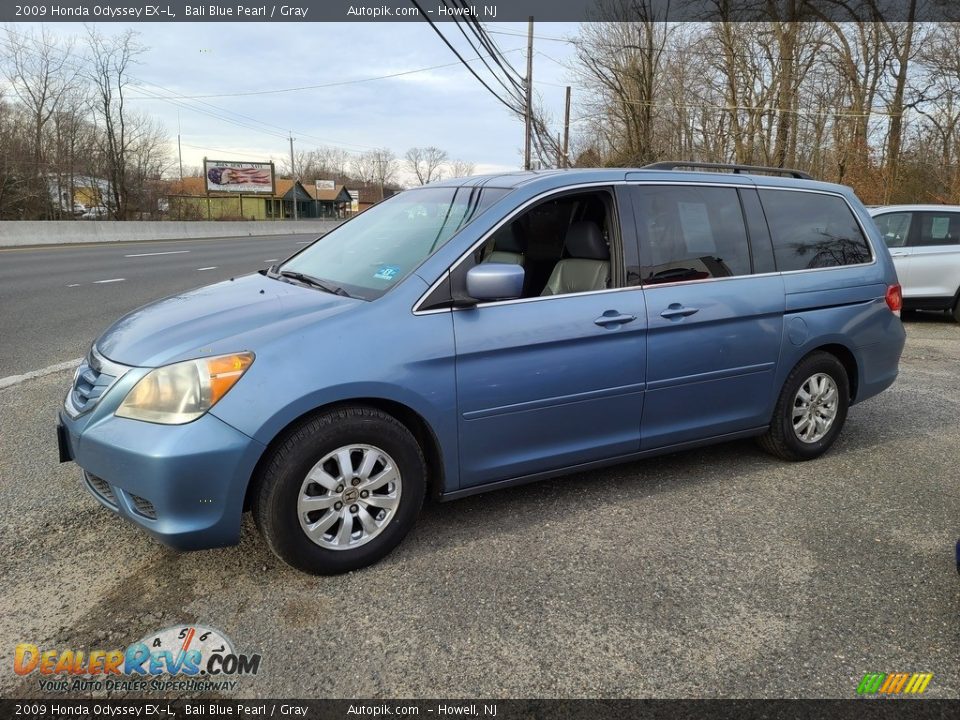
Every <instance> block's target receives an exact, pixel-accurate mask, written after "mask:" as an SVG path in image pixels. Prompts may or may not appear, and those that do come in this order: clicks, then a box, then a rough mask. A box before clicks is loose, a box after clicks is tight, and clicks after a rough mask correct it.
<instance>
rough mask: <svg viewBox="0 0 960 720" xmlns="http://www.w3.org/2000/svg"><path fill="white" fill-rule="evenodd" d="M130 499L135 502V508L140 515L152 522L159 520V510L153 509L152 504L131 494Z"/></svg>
mask: <svg viewBox="0 0 960 720" xmlns="http://www.w3.org/2000/svg"><path fill="white" fill-rule="evenodd" d="M130 499H132V500H133V507H134V509H135V510H136V511H137V512H138V513H140V514H141V515H143V516H144V517H146V518H150V519H151V520H156V519H157V509H156V508H155V507H153V503H152V502H150V501H149V500H147V499H146V498H142V497H140V496H139V495H134V494H133V493H130Z"/></svg>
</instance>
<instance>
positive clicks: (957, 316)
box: [953, 295, 960, 323]
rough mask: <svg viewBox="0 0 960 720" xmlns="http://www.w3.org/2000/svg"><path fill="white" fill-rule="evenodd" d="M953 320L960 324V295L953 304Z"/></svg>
mask: <svg viewBox="0 0 960 720" xmlns="http://www.w3.org/2000/svg"><path fill="white" fill-rule="evenodd" d="M953 319H954V320H955V321H956V322H958V323H960V295H958V296H957V300H956V302H954V303H953Z"/></svg>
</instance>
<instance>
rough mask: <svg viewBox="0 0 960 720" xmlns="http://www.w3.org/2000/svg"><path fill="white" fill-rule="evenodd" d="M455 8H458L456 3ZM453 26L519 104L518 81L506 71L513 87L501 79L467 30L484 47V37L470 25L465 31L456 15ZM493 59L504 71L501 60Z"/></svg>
mask: <svg viewBox="0 0 960 720" xmlns="http://www.w3.org/2000/svg"><path fill="white" fill-rule="evenodd" d="M442 2H443V4H444V5H445V6H446V7H448V8H449V7H451V4H450V3H449V2H447V0H442ZM453 6H454V7H456V2H455V1H454V4H453ZM453 24H454V25H456V26H457V29H458V30H459V31H460V34H461V35H463V39H464V40H466V41H467V44H468V45H469V46H470V48H471V49H472V50H473V51H474V52H475V53H477V56H478V57H480V59H481V60H483V64H484V67H486V68H487V70H489V71H490V74H491V75H492V76H493V79H494V80H496V81H497V82H498V83H500V87H502V88H503V89H504V90H505V91H506V92H507V95H509V96H510V98H512V99H513V100H514V102H519V100H520V98H519V97H518V96H517V95H516V94H515V93H516V92H518V91H519V90H520V89H521V88H520V85H519V84H518V83H517V82H516V81H514V80H513V78H511V77H510V75H509V74H508V73H507V72H506V71H505V70H504V74H505V75H506V80H507V82H509V83H511V84H512V87H511V86H509V85H507V83H506V82H504V81H503V80H501V79H500V76H499V75H497V73H496V71H495V70H494V69H493V68H492V67H491V66H490V63H488V62H487V60H486V58H484V57H483V56H482V55H481V53H480V50H478V49H477V47H476V45H474V44H473V41H472V40H471V39H470V35H468V34H467V30H470V31H471V33H472V34H473V35H474V36H475V37H477V38H478V40H479V41H480V44H481V46H484V42H483V37H482V35H478V34H477V33H476V31H475V30H474V29H473V28H472V26H471V25H470V24H469V23H466V29H464V22H462V21H461V19H460V18H458V17H457V16H456V15H454V16H453ZM487 50H488V52H489V48H487ZM491 57H492V58H494V60H495V62H496V64H497V65H498V66H499V67H500V69H501V70H503V65H502V64H500V62H499V60H496V58H495V56H494V55H492V54H491Z"/></svg>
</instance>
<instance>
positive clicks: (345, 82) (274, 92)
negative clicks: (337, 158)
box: [130, 48, 523, 100]
mask: <svg viewBox="0 0 960 720" xmlns="http://www.w3.org/2000/svg"><path fill="white" fill-rule="evenodd" d="M522 49H523V48H513V49H512V50H506V51H505V52H508V53H512V52H519V51H520V50H522ZM482 59H483V57H482V56H480V55H479V54H478V56H477V57H474V58H469V59H468V60H467V62H476V61H477V60H482ZM459 64H460V63H459V62H452V63H443V64H442V65H430V66H429V67H422V68H415V69H413V70H403V71H401V72H395V73H389V74H387V75H375V76H373V77H365V78H357V79H355V80H338V81H336V82H329V83H321V84H319V85H300V86H298V87H288V88H278V89H276V90H249V91H242V92H234V93H219V94H214V95H177V96H174V97H175V99H177V100H210V99H217V98H231V97H249V96H251V95H277V94H280V93H289V92H300V91H302V90H321V89H323V88H331V87H340V86H343V85H359V84H361V83H368V82H374V81H376V80H390V79H392V78H398V77H404V76H406V75H414V74H416V73H422V72H429V71H430V70H441V69H443V68H449V67H455V66H457V65H459ZM130 99H131V100H150V99H153V98H138V97H131V98H130Z"/></svg>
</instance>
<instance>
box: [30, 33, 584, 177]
mask: <svg viewBox="0 0 960 720" xmlns="http://www.w3.org/2000/svg"><path fill="white" fill-rule="evenodd" d="M13 27H14V29H15V31H19V32H22V31H24V30H25V29H26V28H27V27H29V26H28V25H26V24H20V25H15V26H13ZM48 27H49V28H50V29H51V30H53V31H54V32H56V33H57V34H70V33H72V34H77V35H82V34H83V26H82V25H79V24H52V25H49V26H48ZM98 27H99V29H100V30H101V31H102V32H104V33H107V34H109V33H115V32H120V31H122V30H124V29H126V28H129V27H134V29H135V30H137V31H138V32H139V33H140V38H139V40H140V42H141V43H142V44H143V45H145V46H147V47H148V48H149V49H148V50H147V51H146V52H145V53H144V54H143V55H142V56H141V57H140V64H139V65H138V66H137V67H135V68H134V70H133V75H134V76H135V77H136V78H137V80H138V84H139V81H143V83H144V84H143V87H144V88H146V89H147V91H148V92H149V93H152V94H154V95H161V96H164V97H168V98H169V97H171V96H197V95H229V94H231V93H251V92H260V91H264V90H282V89H285V88H295V87H300V86H304V85H320V84H324V83H333V82H342V81H350V80H360V79H364V78H370V77H374V76H379V75H388V74H391V73H399V72H404V71H408V70H416V69H419V68H425V67H431V66H436V65H445V64H450V66H449V67H443V68H438V69H434V70H429V71H425V72H418V73H413V74H409V75H404V76H402V77H396V78H390V79H383V80H373V81H370V82H363V83H355V84H348V85H341V86H337V87H330V88H322V89H309V90H299V91H292V92H280V93H273V94H262V95H246V96H244V95H240V96H234V97H207V98H203V99H183V100H178V101H177V103H180V104H181V106H182V107H179V108H178V107H177V104H176V103H174V102H171V101H169V100H159V99H148V98H145V93H144V92H142V91H140V90H139V89H138V88H131V89H130V91H129V95H130V96H131V97H137V98H144V99H137V100H136V101H135V103H134V106H135V107H136V108H137V109H140V110H145V111H149V112H151V113H153V114H155V115H156V117H158V118H159V119H160V120H161V121H162V122H163V124H164V125H165V126H166V128H167V130H168V131H169V133H170V135H171V137H172V139H173V144H172V148H173V153H174V155H175V154H176V142H175V141H176V134H177V130H178V127H179V130H180V133H181V142H182V148H183V161H184V165H185V166H186V165H199V164H200V163H201V161H202V158H203V157H204V156H205V155H206V156H208V157H215V158H217V159H223V160H228V159H235V160H240V159H250V160H269V159H273V160H274V161H275V162H278V163H279V162H280V161H281V160H282V159H283V158H286V157H289V144H288V141H287V140H286V135H287V132H288V131H291V130H292V132H293V136H294V138H295V144H296V147H297V148H298V149H310V148H313V147H316V146H317V145H321V144H327V145H336V146H340V147H344V148H346V149H348V150H351V151H362V150H365V149H369V148H372V147H389V148H390V149H392V150H393V151H394V152H396V154H397V155H398V156H402V155H403V153H404V152H405V151H406V150H407V149H408V148H409V147H412V146H424V145H435V146H437V147H439V148H442V149H444V150H446V151H447V152H448V153H449V154H450V157H451V158H458V159H463V160H467V161H470V162H473V163H475V164H476V166H477V170H478V171H490V170H500V169H516V168H518V167H519V166H520V164H521V162H522V157H521V154H522V149H523V124H522V122H521V121H520V120H518V119H516V118H515V117H512V116H511V114H510V112H509V111H508V110H507V109H506V108H504V107H503V106H502V105H500V104H499V103H498V102H497V100H496V99H495V98H494V97H492V96H491V95H490V94H489V93H488V92H487V91H486V90H485V89H484V88H483V86H481V85H480V83H479V82H477V80H476V79H475V78H474V77H473V76H472V75H470V73H469V72H468V71H467V70H466V69H465V68H464V67H463V66H462V65H460V64H459V63H458V61H457V58H456V57H455V56H454V55H453V53H452V52H451V51H450V50H449V49H448V48H447V47H446V46H445V45H444V44H443V42H442V41H441V40H440V38H439V37H437V35H436V34H435V33H434V32H433V30H431V28H430V26H429V25H427V24H426V23H416V22H397V23H370V22H357V23H300V24H297V23H286V24H253V23H195V24H194V23H175V24H174V23H141V24H137V25H136V26H131V25H126V24H121V23H109V24H101V25H99V26H98ZM486 27H487V29H488V30H491V31H493V30H496V31H503V32H505V33H512V34H494V35H493V36H492V37H493V38H494V39H495V40H496V42H497V43H498V44H499V46H500V48H501V49H502V50H503V51H504V52H505V54H506V57H507V58H508V59H509V60H510V61H511V63H512V64H513V65H514V67H516V68H517V70H518V71H519V72H520V73H521V74H522V73H523V72H524V71H525V62H526V60H525V46H526V38H525V32H526V24H525V23H523V24H507V23H502V24H490V25H487V26H486ZM441 28H442V30H443V31H444V34H445V35H446V36H447V37H448V38H449V39H450V40H451V41H452V42H453V43H454V45H455V46H456V47H458V49H460V51H461V54H463V55H464V57H475V53H473V52H472V51H471V50H470V49H469V47H468V46H467V45H466V43H465V41H464V40H463V37H462V35H461V34H460V32H459V30H457V28H456V26H455V25H454V24H453V23H444V24H442V25H441ZM576 31H577V26H576V25H575V24H563V23H542V24H538V25H537V26H536V28H535V35H538V36H541V37H540V38H538V39H536V40H535V43H534V50H535V55H534V87H535V88H536V90H537V92H538V93H540V95H541V96H542V98H543V100H544V102H545V104H546V106H547V108H548V109H549V110H550V111H551V112H552V114H553V116H554V117H555V118H556V119H557V120H558V121H562V117H563V94H564V89H563V86H564V85H566V84H568V81H569V79H570V78H569V71H568V70H567V69H565V68H564V67H562V66H561V65H560V64H558V61H559V63H563V62H566V61H568V60H569V58H570V57H571V54H572V52H573V47H572V45H570V44H569V43H565V42H556V41H554V40H550V39H546V38H562V37H571V36H573V35H575V34H576ZM511 51H512V52H511ZM471 66H472V67H474V68H475V69H476V70H477V72H478V73H480V74H481V76H482V77H484V79H485V80H488V82H489V83H490V84H491V85H492V86H493V87H495V88H496V89H498V90H501V91H502V89H501V88H500V87H499V86H497V85H494V84H493V82H492V81H490V80H489V79H488V78H489V74H488V73H487V72H486V69H485V68H484V67H483V65H482V64H481V63H480V62H479V61H476V62H473V63H471ZM192 108H199V109H201V110H203V111H204V112H206V113H209V114H203V113H201V112H198V111H197V110H195V109H192ZM231 113H239V114H240V115H244V116H247V117H246V118H244V117H238V116H237V115H234V114H231ZM226 119H232V120H236V121H237V122H239V123H242V124H244V125H248V126H250V127H240V126H238V125H236V124H231V123H230V122H227V121H226ZM559 129H560V128H559V126H558V127H556V129H555V131H559ZM281 136H282V137H281Z"/></svg>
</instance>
